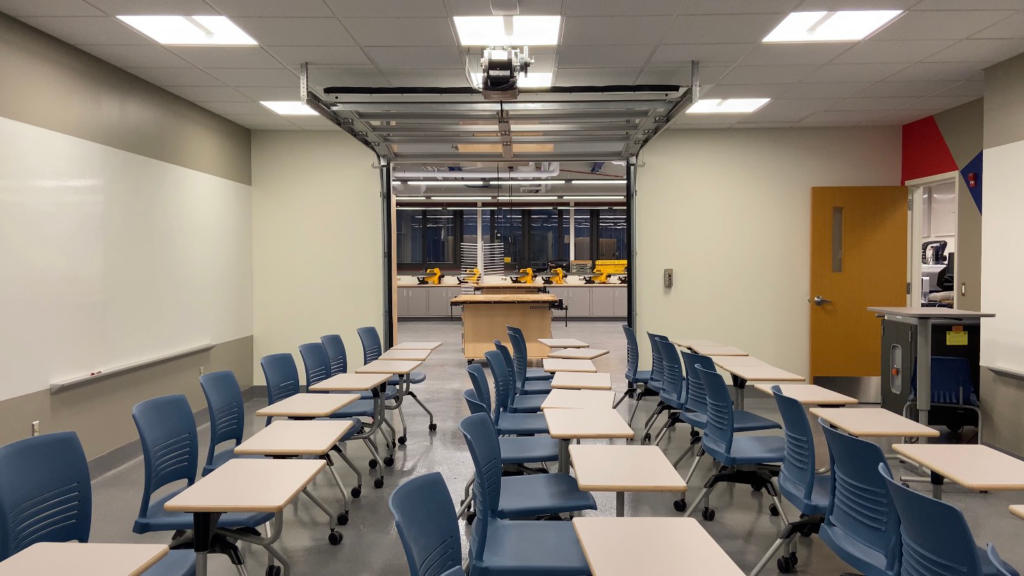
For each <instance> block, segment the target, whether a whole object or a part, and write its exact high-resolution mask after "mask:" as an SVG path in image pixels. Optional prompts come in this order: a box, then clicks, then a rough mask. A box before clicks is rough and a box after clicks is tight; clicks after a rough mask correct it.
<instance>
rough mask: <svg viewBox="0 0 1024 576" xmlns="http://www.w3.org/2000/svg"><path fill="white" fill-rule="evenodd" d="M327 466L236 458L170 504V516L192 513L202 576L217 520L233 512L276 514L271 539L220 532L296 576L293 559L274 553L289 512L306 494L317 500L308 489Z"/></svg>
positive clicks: (319, 462) (198, 572)
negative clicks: (261, 551)
mask: <svg viewBox="0 0 1024 576" xmlns="http://www.w3.org/2000/svg"><path fill="white" fill-rule="evenodd" d="M326 465H327V463H326V462H324V461H323V460H263V459H251V458H235V459H234V460H228V461H227V462H225V463H224V464H222V465H221V466H220V467H218V468H217V469H216V470H214V471H213V472H211V473H210V474H208V475H206V476H204V477H202V478H200V479H199V480H198V481H196V483H195V484H193V485H191V486H189V487H188V488H185V489H184V490H182V491H181V492H180V493H179V494H178V495H177V496H175V497H174V498H171V499H170V500H168V501H167V502H166V503H165V504H164V509H165V510H167V511H168V512H184V513H186V514H192V522H193V528H192V538H193V548H194V550H195V553H196V576H206V563H207V558H206V556H207V554H208V553H209V550H210V542H211V540H212V539H213V533H214V530H215V528H216V526H217V520H218V519H219V518H220V516H221V514H226V513H229V512H269V513H272V514H274V522H273V527H272V528H271V529H270V535H269V536H253V535H252V534H250V533H247V532H243V531H237V530H225V529H221V528H216V531H217V532H218V533H224V534H227V535H228V536H229V537H230V538H234V539H237V540H242V541H244V542H250V543H253V544H256V545H258V546H262V547H263V548H265V549H266V550H267V552H269V553H270V554H271V556H273V557H274V559H276V560H277V561H278V562H280V563H281V567H282V568H283V570H284V574H285V575H286V576H287V575H288V574H291V568H290V563H289V562H288V560H287V558H285V557H284V556H283V555H281V553H280V552H278V551H277V550H276V549H275V548H274V543H275V542H277V541H278V539H280V538H281V531H282V528H283V527H284V514H283V512H284V508H285V506H287V505H288V504H289V503H290V502H291V501H292V500H294V499H295V498H296V497H297V496H298V495H299V493H300V492H304V493H306V495H307V496H308V497H309V498H310V499H311V500H314V501H315V500H316V497H315V496H314V495H313V494H312V493H311V492H309V490H308V486H309V483H310V482H312V481H313V478H316V476H317V475H318V474H320V472H321V471H322V470H323V469H324V467H325V466H326ZM331 523H332V524H333V523H334V518H331Z"/></svg>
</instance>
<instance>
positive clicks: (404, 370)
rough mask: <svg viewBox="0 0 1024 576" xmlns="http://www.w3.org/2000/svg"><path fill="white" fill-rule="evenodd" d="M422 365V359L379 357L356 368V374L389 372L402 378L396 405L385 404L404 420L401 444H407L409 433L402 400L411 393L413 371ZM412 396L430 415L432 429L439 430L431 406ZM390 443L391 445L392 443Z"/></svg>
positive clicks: (430, 427) (399, 440) (399, 438)
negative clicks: (385, 358) (386, 358)
mask: <svg viewBox="0 0 1024 576" xmlns="http://www.w3.org/2000/svg"><path fill="white" fill-rule="evenodd" d="M422 365H423V361H421V360H380V359H378V360H374V361H373V362H370V363H369V364H365V365H363V366H360V367H359V368H356V370H355V373H356V374H388V375H396V376H398V377H399V378H400V381H399V386H398V396H396V397H395V403H394V405H392V406H386V405H385V408H386V409H387V410H392V411H394V410H398V416H399V418H401V420H402V435H401V436H399V437H398V443H399V444H405V439H406V437H407V436H406V435H407V433H408V430H407V429H406V426H405V415H404V414H402V402H403V401H404V400H405V397H406V396H408V395H409V392H410V388H411V387H412V381H411V378H412V373H413V371H414V370H416V369H417V368H419V367H420V366H422ZM412 398H413V400H415V401H416V403H417V404H419V405H420V408H423V411H424V412H426V413H427V416H429V417H430V426H429V429H430V431H431V432H433V431H434V430H437V424H434V413H433V412H431V411H430V409H429V408H427V407H426V406H424V405H423V402H420V400H419V398H416V396H415V395H413V397H412ZM388 445H389V446H391V444H390V443H389V444H388Z"/></svg>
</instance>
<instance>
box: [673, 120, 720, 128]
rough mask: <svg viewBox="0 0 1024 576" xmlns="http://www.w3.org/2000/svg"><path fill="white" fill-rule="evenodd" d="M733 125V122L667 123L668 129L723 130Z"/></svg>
mask: <svg viewBox="0 0 1024 576" xmlns="http://www.w3.org/2000/svg"><path fill="white" fill-rule="evenodd" d="M733 126H734V124H685V123H683V122H678V121H677V122H673V123H672V124H669V125H668V127H669V129H670V130H725V129H728V128H732V127H733Z"/></svg>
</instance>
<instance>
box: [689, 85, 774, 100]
mask: <svg viewBox="0 0 1024 576" xmlns="http://www.w3.org/2000/svg"><path fill="white" fill-rule="evenodd" d="M790 86H792V84H715V85H714V86H711V87H708V88H705V89H703V90H702V91H701V94H700V97H701V98H715V99H724V98H778V97H779V96H782V94H783V93H784V92H785V91H786V90H787V89H789V87H790Z"/></svg>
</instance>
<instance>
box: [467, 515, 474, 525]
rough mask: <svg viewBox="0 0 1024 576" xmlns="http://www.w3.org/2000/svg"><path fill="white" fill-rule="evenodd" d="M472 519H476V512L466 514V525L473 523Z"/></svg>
mask: <svg viewBox="0 0 1024 576" xmlns="http://www.w3.org/2000/svg"><path fill="white" fill-rule="evenodd" d="M473 520H476V512H470V513H469V514H466V524H467V525H470V526H471V525H472V524H473Z"/></svg>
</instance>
